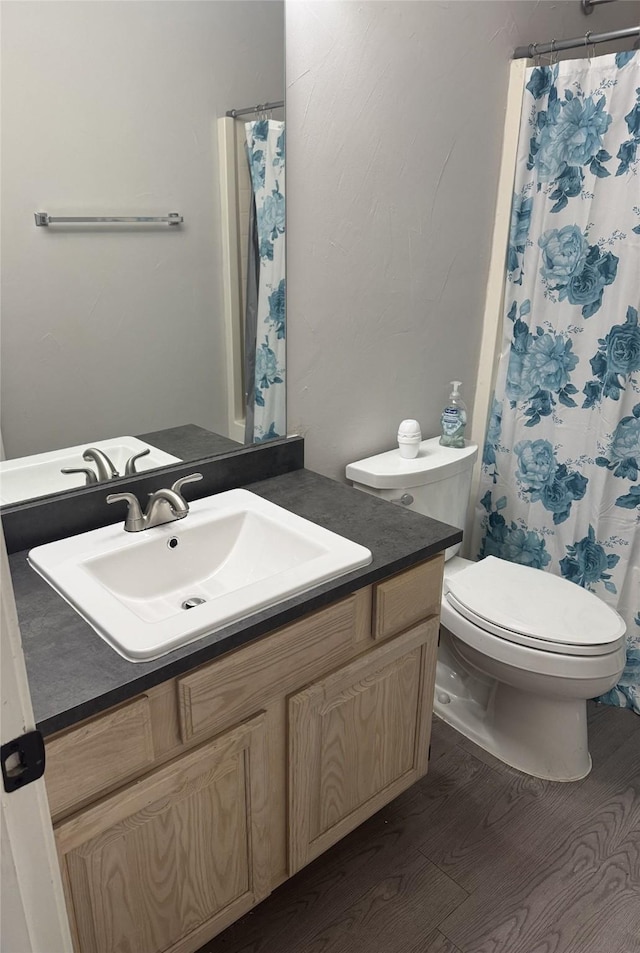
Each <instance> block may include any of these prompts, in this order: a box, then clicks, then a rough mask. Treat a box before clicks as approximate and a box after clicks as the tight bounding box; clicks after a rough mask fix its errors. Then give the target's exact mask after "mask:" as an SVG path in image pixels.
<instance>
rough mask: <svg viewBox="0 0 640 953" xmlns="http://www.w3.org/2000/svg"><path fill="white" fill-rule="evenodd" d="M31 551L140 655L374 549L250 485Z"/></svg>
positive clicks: (111, 636)
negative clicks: (153, 518)
mask: <svg viewBox="0 0 640 953" xmlns="http://www.w3.org/2000/svg"><path fill="white" fill-rule="evenodd" d="M123 516H124V514H123ZM28 558H29V563H30V564H31V566H32V567H33V568H34V569H35V570H36V571H37V572H38V573H40V575H41V576H43V577H44V579H46V580H47V582H48V583H49V584H50V585H51V586H53V588H54V589H55V590H56V591H57V592H58V593H59V594H60V595H61V596H63V597H64V598H65V599H66V600H67V602H69V603H70V604H71V605H72V606H73V608H74V609H76V611H77V612H79V613H80V615H81V616H82V617H83V618H84V619H85V620H86V621H87V622H88V623H89V624H90V625H91V626H93V628H94V629H95V630H96V632H98V634H99V635H101V636H102V637H103V638H104V639H105V640H106V641H107V642H108V643H109V644H110V645H111V646H112V647H113V648H114V649H116V651H117V652H119V653H120V654H121V655H123V656H124V657H125V658H127V659H129V660H131V661H141V660H144V659H154V658H159V657H160V656H162V655H165V654H166V653H167V652H170V651H172V649H175V648H177V647H178V646H181V645H185V644H186V643H188V642H192V641H194V640H196V639H199V638H201V637H202V636H203V635H208V634H210V633H212V632H215V631H216V630H217V629H220V628H222V627H223V626H225V625H227V624H229V623H230V622H234V621H237V620H239V619H242V618H245V617H246V616H248V615H251V613H253V612H256V611H257V610H258V609H263V608H265V607H267V606H272V605H274V604H275V603H277V602H280V601H282V600H283V599H286V598H287V597H289V596H292V595H295V594H298V593H300V592H304V591H306V590H308V589H311V588H312V587H313V586H316V585H318V584H320V583H322V582H326V581H327V580H329V579H333V578H335V577H336V576H340V575H343V574H344V573H347V572H350V571H351V570H353V569H358V568H359V567H361V566H366V565H368V563H370V562H371V559H372V556H371V553H370V552H369V550H368V549H365V547H364V546H360V545H358V544H357V543H353V542H351V541H350V540H348V539H345V538H344V537H342V536H338V535H337V534H336V533H332V532H330V531H329V530H326V529H324V528H323V527H321V526H318V525H316V524H315V523H311V522H310V521H309V520H305V519H303V518H302V517H299V516H296V515H295V514H293V513H290V512H289V511H288V510H285V509H283V508H282V507H280V506H276V504H274V503H270V502H269V501H268V500H264V499H262V497H259V496H256V495H255V494H254V493H250V492H249V491H248V490H229V491H227V492H226V493H220V494H218V495H216V496H211V497H207V498H205V499H202V500H196V501H195V502H194V503H191V504H190V507H189V513H188V515H187V516H186V517H185V518H184V519H182V520H176V521H174V522H172V523H165V524H164V525H162V526H156V527H153V528H152V529H147V530H143V531H142V532H139V533H127V532H125V531H124V528H123V523H122V522H119V523H117V524H115V525H112V526H105V527H102V528H101V529H97V530H92V531H91V532H89V533H83V534H81V535H79V536H73V537H70V538H69V539H62V540H59V541H58V542H55V543H48V544H46V545H45V546H38V547H36V548H35V549H32V550H31V552H30V553H29V557H28Z"/></svg>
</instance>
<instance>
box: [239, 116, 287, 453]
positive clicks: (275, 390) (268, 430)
mask: <svg viewBox="0 0 640 953" xmlns="http://www.w3.org/2000/svg"><path fill="white" fill-rule="evenodd" d="M245 130H246V141H247V154H248V157H249V169H250V172H251V183H252V186H253V193H254V196H255V202H256V220H257V228H258V248H259V256H260V268H259V286H258V314H257V323H258V329H257V335H256V354H255V390H254V395H253V398H254V402H255V406H254V427H253V439H254V441H255V442H261V441H264V440H272V439H273V438H275V437H283V436H285V435H286V432H287V428H286V387H285V379H286V320H285V300H286V278H285V174H284V173H285V127H284V122H276V121H275V120H272V119H260V120H257V121H256V122H248V123H246V125H245Z"/></svg>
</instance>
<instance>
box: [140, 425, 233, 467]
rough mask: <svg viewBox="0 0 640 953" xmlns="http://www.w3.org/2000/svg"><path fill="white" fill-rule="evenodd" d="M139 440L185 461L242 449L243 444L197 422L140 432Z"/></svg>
mask: <svg viewBox="0 0 640 953" xmlns="http://www.w3.org/2000/svg"><path fill="white" fill-rule="evenodd" d="M138 440H144V442H145V443H150V444H151V446H152V447H157V448H158V450H164V451H165V453H171V454H173V456H174V457H178V458H179V459H180V460H183V461H184V462H185V463H188V462H189V460H201V459H202V458H203V457H211V456H214V455H215V454H217V453H231V451H232V450H241V449H242V447H243V444H241V443H237V442H236V441H235V440H230V439H229V437H223V436H222V435H221V434H219V433H213V431H212V430H205V429H204V427H198V426H196V424H183V425H182V426H181V427H169V428H168V429H166V430H154V431H153V432H152V433H141V434H138Z"/></svg>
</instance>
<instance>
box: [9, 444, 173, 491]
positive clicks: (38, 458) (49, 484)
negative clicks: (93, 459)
mask: <svg viewBox="0 0 640 953" xmlns="http://www.w3.org/2000/svg"><path fill="white" fill-rule="evenodd" d="M89 447H97V448H98V450H103V451H104V453H106V454H107V455H108V457H109V459H110V460H111V462H112V463H113V465H114V466H115V468H116V470H117V471H118V473H121V474H124V468H125V466H126V464H127V460H129V459H130V458H131V457H132V456H133V455H134V454H135V453H140V451H141V450H149V451H150V453H149V454H148V455H147V456H146V457H141V459H140V460H138V461H137V462H136V470H137V471H138V472H139V473H142V472H143V471H144V470H152V469H154V468H155V467H165V466H168V464H170V463H180V458H179V457H174V456H172V455H171V454H170V453H165V452H164V450H158V449H157V448H156V447H152V446H150V445H149V444H148V443H145V442H144V441H143V440H138V438H137V437H113V438H112V439H110V440H98V441H96V442H95V443H83V444H82V445H81V446H79V447H65V448H64V449H63V450H51V451H50V452H49V453H35V454H33V456H30V457H17V458H16V459H14V460H3V461H2V463H0V504H5V503H19V502H20V500H30V499H33V498H34V497H36V496H45V495H46V494H47V493H59V492H60V490H73V489H74V488H77V487H79V486H84V485H85V478H84V476H83V475H82V474H77V473H74V474H68V473H61V472H60V471H61V470H62V468H63V467H74V468H78V467H90V468H91V469H94V470H95V467H94V466H93V465H92V464H91V463H87V461H86V460H83V459H82V454H83V453H84V451H85V450H87V449H88V448H89Z"/></svg>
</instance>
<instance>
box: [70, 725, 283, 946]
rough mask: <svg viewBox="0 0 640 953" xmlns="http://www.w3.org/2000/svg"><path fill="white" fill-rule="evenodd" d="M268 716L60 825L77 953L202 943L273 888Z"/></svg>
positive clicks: (150, 775)
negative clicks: (269, 887)
mask: <svg viewBox="0 0 640 953" xmlns="http://www.w3.org/2000/svg"><path fill="white" fill-rule="evenodd" d="M265 721H266V719H265V714H264V713H261V714H259V715H257V716H256V717H255V718H252V719H251V720H249V721H247V722H245V723H244V724H242V725H238V726H236V727H235V728H233V729H231V730H230V731H228V732H226V733H225V734H224V735H221V736H220V737H218V738H216V739H215V740H213V741H210V742H208V743H207V744H205V745H202V746H201V747H199V748H196V749H194V750H192V751H190V752H189V753H188V754H186V755H183V756H182V757H181V758H178V759H176V761H174V762H171V763H170V764H169V765H167V766H165V767H163V768H160V769H158V770H157V771H155V772H153V773H152V774H149V775H147V776H146V777H144V778H141V779H140V780H139V781H137V782H135V783H134V784H132V785H130V786H129V787H126V788H123V789H121V790H120V791H118V792H116V793H115V794H113V795H111V796H109V797H108V798H106V799H104V800H103V801H101V802H99V803H98V804H96V805H95V806H93V807H91V808H88V809H87V810H85V811H82V812H81V813H79V814H76V815H75V816H74V817H72V818H69V819H68V820H67V821H64V822H62V823H61V824H60V825H58V827H57V829H56V840H57V843H58V850H59V853H60V860H61V866H62V869H63V874H64V877H65V880H66V889H67V902H68V905H69V909H70V912H71V913H72V920H74V921H75V927H76V946H77V950H78V951H79V953H116V951H117V953H155V951H161V950H172V951H188V950H196V949H198V947H199V946H200V945H201V944H202V943H203V942H205V941H206V940H207V939H208V938H209V937H211V936H213V935H214V934H215V933H217V932H219V931H220V930H222V929H224V927H225V926H227V925H228V924H229V923H231V922H233V921H234V920H235V919H237V918H238V917H239V916H241V915H242V914H243V913H244V912H245V911H247V910H248V909H250V908H251V907H252V906H253V905H254V904H255V903H256V902H257V901H258V900H260V899H261V898H262V897H263V896H265V894H266V893H267V892H268V877H269V856H268V854H269V839H268V837H267V823H268V821H267V817H266V812H267V806H268V805H267V796H266V792H267V790H268V783H267V782H268V779H267V776H266V775H267V764H266V739H265Z"/></svg>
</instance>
